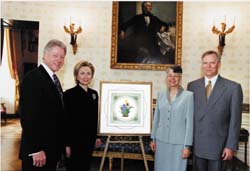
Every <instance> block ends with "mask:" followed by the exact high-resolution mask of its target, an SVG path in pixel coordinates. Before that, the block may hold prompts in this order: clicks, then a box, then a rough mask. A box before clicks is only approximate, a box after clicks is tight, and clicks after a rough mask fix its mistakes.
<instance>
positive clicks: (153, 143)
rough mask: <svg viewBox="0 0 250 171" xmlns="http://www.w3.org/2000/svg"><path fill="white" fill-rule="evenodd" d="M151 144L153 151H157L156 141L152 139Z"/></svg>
mask: <svg viewBox="0 0 250 171" xmlns="http://www.w3.org/2000/svg"><path fill="white" fill-rule="evenodd" d="M149 146H150V148H151V150H152V151H153V152H155V150H156V143H155V142H153V141H151V142H150V144H149Z"/></svg>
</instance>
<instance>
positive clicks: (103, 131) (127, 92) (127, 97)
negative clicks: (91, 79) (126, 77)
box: [98, 81, 152, 135]
mask: <svg viewBox="0 0 250 171" xmlns="http://www.w3.org/2000/svg"><path fill="white" fill-rule="evenodd" d="M100 87H101V91H100V92H101V103H100V104H101V106H100V111H99V117H98V134H100V135H131V134H133V135H149V134H150V133H151V125H152V123H151V122H152V83H149V82H142V83H141V82H136V83H133V82H105V81H102V82H101V85H100Z"/></svg>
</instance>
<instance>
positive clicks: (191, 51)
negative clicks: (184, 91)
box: [1, 1, 250, 129]
mask: <svg viewBox="0 0 250 171" xmlns="http://www.w3.org/2000/svg"><path fill="white" fill-rule="evenodd" d="M1 3H2V7H1V16H2V17H3V18H8V19H19V20H34V21H39V23H40V28H39V31H40V32H39V63H41V61H42V50H43V47H44V45H45V44H46V43H47V42H48V41H49V40H50V39H52V38H57V39H61V40H62V41H64V42H65V43H67V46H68V54H67V58H66V60H65V65H64V68H63V69H62V70H61V71H60V73H59V77H60V80H61V81H62V84H63V88H64V89H68V88H70V87H72V86H73V85H74V81H73V74H72V71H73V66H74V65H75V63H76V62H78V61H79V60H82V59H84V60H89V61H91V62H92V63H93V64H94V65H95V67H96V74H95V78H94V81H93V84H92V87H93V88H95V89H96V90H98V91H99V82H100V81H101V80H112V81H119V80H131V81H152V82H153V97H154V98H155V97H156V93H157V91H158V90H159V89H161V88H163V87H164V86H165V85H164V79H165V72H164V71H145V70H114V69H110V46H111V19H112V2H77V1H75V2H21V1H19V2H14V1H10V2H7V1H5V2H1ZM249 11H250V2H184V9H183V14H184V16H183V44H182V47H183V49H182V54H183V55H182V66H183V70H184V74H183V81H182V83H183V86H184V87H186V85H187V83H188V82H189V81H191V80H194V79H196V78H198V77H200V76H201V72H200V56H201V54H202V53H203V52H204V51H205V50H208V49H215V50H216V47H217V44H218V36H217V35H214V34H213V33H212V32H211V27H212V24H213V20H214V21H215V23H216V24H218V22H219V21H222V20H223V17H224V15H226V16H227V22H229V23H231V24H232V22H233V18H234V17H235V20H236V22H235V24H236V29H235V30H234V32H233V33H231V34H230V35H227V37H226V46H225V49H224V54H223V59H222V68H221V75H222V76H224V77H227V78H229V79H232V80H235V81H237V82H239V83H240V84H241V85H242V87H243V92H244V103H249V58H250V50H249V49H250V41H249V40H250V14H249ZM69 16H72V17H75V18H77V20H79V21H80V23H81V25H82V26H83V33H81V34H80V35H79V36H78V43H79V52H78V53H77V54H76V55H73V54H72V49H71V46H70V45H69V41H70V37H69V35H68V34H66V33H65V32H64V30H63V25H64V22H65V20H69ZM243 117H245V118H246V119H245V120H244V123H249V122H248V121H249V115H245V116H243ZM248 129H249V128H248Z"/></svg>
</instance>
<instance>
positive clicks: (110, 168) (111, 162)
mask: <svg viewBox="0 0 250 171" xmlns="http://www.w3.org/2000/svg"><path fill="white" fill-rule="evenodd" d="M112 167H113V158H112V157H109V171H112Z"/></svg>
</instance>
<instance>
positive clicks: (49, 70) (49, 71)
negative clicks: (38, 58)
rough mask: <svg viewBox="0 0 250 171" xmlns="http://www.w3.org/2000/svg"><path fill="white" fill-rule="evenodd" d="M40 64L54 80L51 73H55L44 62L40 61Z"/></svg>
mask: <svg viewBox="0 0 250 171" xmlns="http://www.w3.org/2000/svg"><path fill="white" fill-rule="evenodd" d="M41 65H42V66H43V67H44V69H45V70H46V71H47V73H48V74H49V76H50V78H51V79H52V80H53V81H54V79H53V74H55V73H54V72H53V71H52V70H51V69H50V68H49V67H48V66H47V65H46V64H45V63H41Z"/></svg>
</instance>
